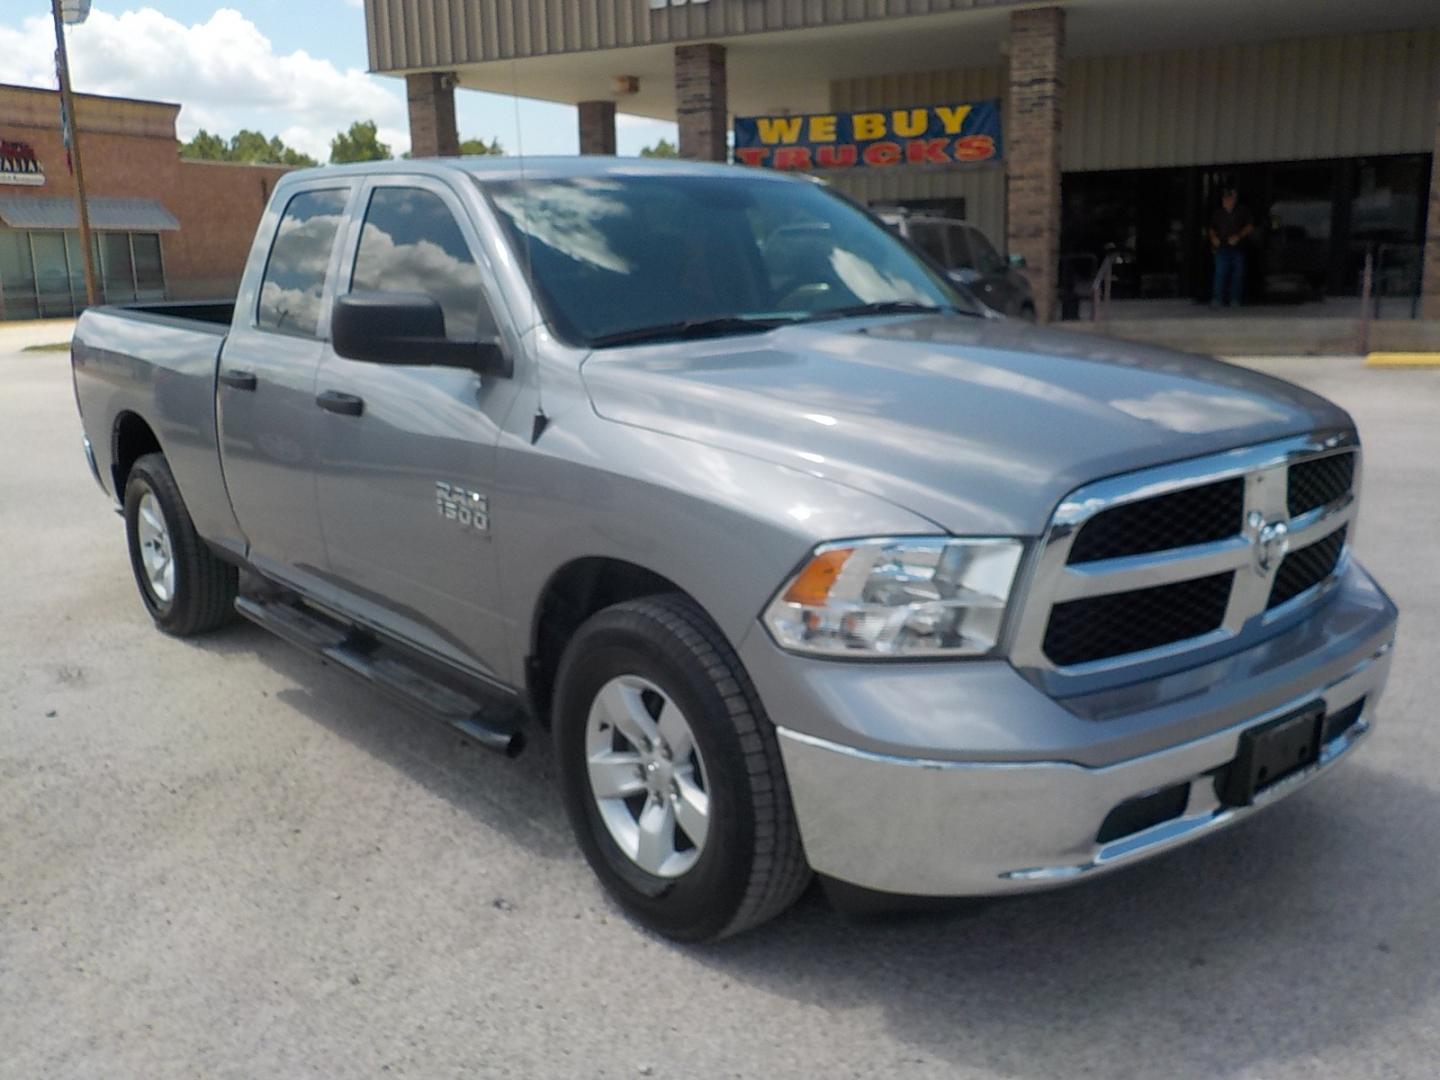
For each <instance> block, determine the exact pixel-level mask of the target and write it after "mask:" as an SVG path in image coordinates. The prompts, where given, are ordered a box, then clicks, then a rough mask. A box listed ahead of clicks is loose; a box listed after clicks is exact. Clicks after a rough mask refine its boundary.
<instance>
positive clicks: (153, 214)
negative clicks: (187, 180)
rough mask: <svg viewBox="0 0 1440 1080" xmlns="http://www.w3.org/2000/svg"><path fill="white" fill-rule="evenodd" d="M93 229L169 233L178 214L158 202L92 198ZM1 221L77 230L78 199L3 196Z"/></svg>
mask: <svg viewBox="0 0 1440 1080" xmlns="http://www.w3.org/2000/svg"><path fill="white" fill-rule="evenodd" d="M89 204H90V227H91V228H92V229H104V230H108V231H114V232H170V231H173V230H176V229H178V228H180V222H178V221H177V220H175V215H174V214H172V213H170V211H169V210H166V209H165V207H163V206H161V205H160V203H159V202H157V201H156V200H155V199H119V198H112V197H110V196H104V195H102V196H92V197H91V198H90V200H89ZM0 222H4V223H5V224H6V225H8V226H10V227H11V228H12V229H78V228H79V227H80V221H79V215H78V214H77V213H76V211H75V200H74V199H70V198H56V197H53V196H25V195H0Z"/></svg>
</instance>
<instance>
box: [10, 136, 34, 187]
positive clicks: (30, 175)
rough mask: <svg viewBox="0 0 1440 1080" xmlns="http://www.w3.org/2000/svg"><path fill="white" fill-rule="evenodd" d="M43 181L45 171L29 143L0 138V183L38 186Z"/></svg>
mask: <svg viewBox="0 0 1440 1080" xmlns="http://www.w3.org/2000/svg"><path fill="white" fill-rule="evenodd" d="M43 183H45V171H44V170H43V169H42V168H40V160H39V159H38V158H37V157H36V156H35V151H34V150H32V149H31V148H30V145H29V144H28V143H23V142H9V141H7V140H5V139H0V184H24V185H25V186H27V187H39V186H40V185H41V184H43Z"/></svg>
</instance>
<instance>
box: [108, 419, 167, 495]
mask: <svg viewBox="0 0 1440 1080" xmlns="http://www.w3.org/2000/svg"><path fill="white" fill-rule="evenodd" d="M113 446H114V450H115V452H114V454H113V455H111V461H112V464H111V466H110V469H111V476H112V477H113V478H114V480H115V497H116V498H117V499H120V500H122V501H123V500H124V498H125V480H126V478H127V477H128V476H129V475H130V468H131V466H133V465H134V464H135V462H136V461H137V460H138V459H139V458H140V457H142V456H144V455H145V454H158V453H160V452H161V450H160V440H159V439H157V438H156V437H155V432H154V431H152V430H150V425H149V424H147V423H146V422H145V421H144V420H142V419H141V418H140V417H139V415H137V414H136V413H133V412H125V413H121V414H120V415H119V417H117V418H116V420H115V437H114V443H113Z"/></svg>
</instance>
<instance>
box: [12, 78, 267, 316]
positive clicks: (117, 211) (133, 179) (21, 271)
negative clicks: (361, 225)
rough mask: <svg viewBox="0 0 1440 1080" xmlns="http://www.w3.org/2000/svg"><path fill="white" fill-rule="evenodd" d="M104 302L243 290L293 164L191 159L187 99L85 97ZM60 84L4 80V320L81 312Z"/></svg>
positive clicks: (85, 148)
mask: <svg viewBox="0 0 1440 1080" xmlns="http://www.w3.org/2000/svg"><path fill="white" fill-rule="evenodd" d="M75 112H76V127H77V129H78V132H79V138H80V151H81V154H82V163H83V165H84V168H85V187H86V193H87V196H88V198H87V203H88V206H89V211H90V227H91V229H92V237H91V241H92V243H91V248H92V253H93V255H94V266H95V277H96V287H97V289H98V290H99V293H100V297H99V299H100V300H101V302H106V303H122V302H125V301H132V300H146V299H160V298H163V297H178V298H185V297H201V296H224V295H226V294H233V293H234V291H235V288H236V286H237V284H238V283H239V279H240V272H241V270H242V269H243V267H244V265H245V258H246V256H247V255H248V254H249V251H250V242H251V240H252V239H253V238H254V232H255V224H256V222H258V221H259V220H260V215H261V213H262V212H263V210H264V208H265V203H266V201H267V200H268V199H269V197H270V192H271V190H272V189H273V188H274V186H275V181H276V180H277V179H278V178H279V177H280V176H281V175H282V174H283V173H284V171H285V170H284V169H283V168H281V167H278V166H271V165H235V164H229V163H224V162H202V161H185V160H182V159H181V158H180V143H179V140H178V139H177V138H176V134H175V119H176V117H177V116H178V115H179V112H180V106H179V105H174V104H169V103H167V102H161V101H136V100H132V99H129V98H115V97H101V96H98V95H93V94H76V95H75ZM83 263H84V260H83V258H82V249H81V247H80V234H79V226H78V220H77V213H76V207H75V178H74V177H73V176H72V175H71V172H70V168H69V159H68V157H67V154H66V148H65V142H64V138H63V135H62V133H61V126H60V95H59V93H58V92H57V91H54V90H39V89H34V88H31V87H24V86H5V85H0V319H33V318H37V317H38V318H50V317H60V316H68V315H73V314H75V313H76V312H77V311H78V310H79V309H80V308H81V307H83V306H84V304H85V271H84V265H83Z"/></svg>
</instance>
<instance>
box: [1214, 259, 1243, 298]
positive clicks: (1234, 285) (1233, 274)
mask: <svg viewBox="0 0 1440 1080" xmlns="http://www.w3.org/2000/svg"><path fill="white" fill-rule="evenodd" d="M1244 292H1245V253H1244V252H1243V251H1241V250H1240V249H1239V248H1238V247H1231V246H1230V245H1228V244H1226V245H1222V246H1221V248H1220V250H1218V251H1216V252H1215V286H1214V288H1213V289H1212V290H1211V292H1210V303H1211V304H1212V305H1214V306H1216V307H1219V306H1220V305H1221V304H1224V303H1228V304H1229V305H1230V306H1231V307H1239V306H1240V297H1241V295H1242V294H1243V293H1244Z"/></svg>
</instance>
